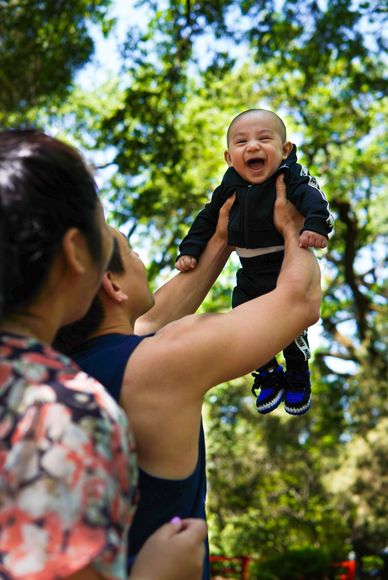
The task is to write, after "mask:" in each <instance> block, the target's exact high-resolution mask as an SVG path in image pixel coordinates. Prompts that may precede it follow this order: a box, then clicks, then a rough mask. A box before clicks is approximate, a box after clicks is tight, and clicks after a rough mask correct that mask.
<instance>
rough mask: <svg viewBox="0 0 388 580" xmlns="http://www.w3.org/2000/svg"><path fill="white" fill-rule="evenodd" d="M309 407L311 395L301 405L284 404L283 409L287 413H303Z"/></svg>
mask: <svg viewBox="0 0 388 580" xmlns="http://www.w3.org/2000/svg"><path fill="white" fill-rule="evenodd" d="M310 407H311V397H310V399H309V400H308V402H307V403H306V404H305V405H303V407H288V406H287V404H284V409H285V411H286V413H288V414H289V415H304V414H305V413H307V411H308V410H309V409H310Z"/></svg>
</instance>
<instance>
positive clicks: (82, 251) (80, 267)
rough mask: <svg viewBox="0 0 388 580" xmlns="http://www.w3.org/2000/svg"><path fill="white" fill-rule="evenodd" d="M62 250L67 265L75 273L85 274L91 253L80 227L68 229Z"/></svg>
mask: <svg viewBox="0 0 388 580" xmlns="http://www.w3.org/2000/svg"><path fill="white" fill-rule="evenodd" d="M62 251H63V257H64V260H65V262H66V266H67V267H68V268H70V269H71V270H72V271H73V272H74V273H75V274H84V272H85V270H86V266H85V262H86V260H87V259H88V257H89V255H88V250H87V246H86V240H85V238H84V236H83V235H82V234H81V232H80V231H79V229H78V228H70V229H69V230H67V232H66V233H65V235H64V236H63V239H62ZM89 259H90V258H89Z"/></svg>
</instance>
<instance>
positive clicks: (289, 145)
mask: <svg viewBox="0 0 388 580" xmlns="http://www.w3.org/2000/svg"><path fill="white" fill-rule="evenodd" d="M291 151H292V143H291V141H285V142H284V143H283V159H287V157H288V156H289V154H290V153H291Z"/></svg>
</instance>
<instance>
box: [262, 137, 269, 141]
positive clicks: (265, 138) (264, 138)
mask: <svg viewBox="0 0 388 580" xmlns="http://www.w3.org/2000/svg"><path fill="white" fill-rule="evenodd" d="M270 140H271V137H260V141H270Z"/></svg>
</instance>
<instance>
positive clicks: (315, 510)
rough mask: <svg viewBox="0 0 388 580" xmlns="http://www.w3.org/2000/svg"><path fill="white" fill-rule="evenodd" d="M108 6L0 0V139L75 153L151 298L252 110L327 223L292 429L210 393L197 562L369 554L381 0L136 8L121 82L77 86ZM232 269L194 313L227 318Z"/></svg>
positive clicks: (374, 506) (380, 214) (377, 339)
mask: <svg viewBox="0 0 388 580" xmlns="http://www.w3.org/2000/svg"><path fill="white" fill-rule="evenodd" d="M111 4H112V3H111V2H110V1H108V0H94V1H92V0H90V1H88V0H68V1H67V2H57V1H55V0H46V1H34V0H31V1H29V2H26V1H24V0H6V1H5V0H0V16H1V18H0V125H1V126H2V127H9V126H17V125H23V126H28V125H38V126H40V127H43V128H45V129H46V130H47V131H51V132H53V130H55V132H56V133H57V134H59V135H60V136H61V137H64V138H66V139H68V140H69V141H71V142H73V143H75V144H76V145H78V146H80V147H81V148H82V149H83V151H84V152H85V154H86V156H87V157H88V158H89V159H90V161H91V163H93V164H94V165H95V166H96V171H97V173H100V174H101V176H102V178H103V180H104V183H103V186H102V192H103V195H104V200H105V203H106V206H107V207H108V208H109V212H110V219H111V221H112V223H116V224H118V225H124V224H125V227H126V228H127V229H128V228H129V229H130V230H131V232H132V233H133V234H134V235H135V236H137V238H136V239H137V240H138V242H139V244H140V245H142V244H144V246H145V247H146V248H147V250H148V252H149V254H150V255H151V256H153V260H152V261H151V263H150V267H149V272H150V276H151V278H152V279H153V280H155V281H156V282H155V283H157V281H158V280H160V279H161V276H163V275H165V273H166V271H170V270H171V269H172V268H173V263H174V257H175V253H176V247H177V243H178V242H179V240H180V239H181V238H182V236H183V235H184V233H185V232H186V230H187V227H188V225H189V224H190V223H191V220H192V219H193V216H194V215H195V213H196V212H197V210H198V208H200V207H201V206H202V204H203V203H204V202H205V201H206V200H207V199H208V196H209V194H210V192H211V191H212V189H213V188H214V186H215V185H216V184H217V183H218V181H219V179H220V177H221V176H222V174H223V171H224V163H223V150H224V138H225V129H226V126H227V125H228V122H229V121H230V119H231V118H232V117H233V116H234V115H235V114H237V113H239V112H241V110H243V109H246V108H250V107H266V108H270V109H273V110H276V111H277V112H279V113H280V114H281V115H282V116H283V118H284V120H285V122H286V125H287V127H288V132H289V136H290V138H291V139H292V140H294V141H296V142H297V144H298V147H299V152H300V157H301V161H302V162H303V163H305V164H306V165H308V167H309V168H310V171H311V172H312V173H314V174H316V175H318V176H319V179H320V183H321V184H322V186H323V189H324V191H325V193H326V195H327V197H328V198H329V200H330V203H331V206H332V209H333V211H334V213H335V215H336V231H335V235H334V237H333V238H332V239H331V241H330V244H329V250H328V253H327V254H326V255H325V256H324V258H322V267H323V274H324V276H323V284H324V291H325V294H324V299H323V304H322V329H323V332H322V338H321V344H320V346H319V348H318V349H317V351H316V352H315V354H314V359H313V362H312V369H313V383H314V405H313V408H312V410H311V411H310V413H309V414H308V415H306V416H305V417H302V418H293V417H289V416H286V415H285V414H284V413H283V412H282V411H277V412H275V413H273V414H271V415H269V416H265V417H262V416H257V414H256V413H255V411H254V410H253V399H252V398H251V397H250V394H249V383H250V381H249V377H242V378H241V379H239V380H238V381H234V382H233V384H226V385H221V386H219V387H218V388H217V389H215V390H214V391H213V392H212V393H211V394H210V395H209V397H208V400H207V404H206V408H205V420H206V428H207V440H208V470H209V500H208V511H209V524H210V537H211V546H212V552H213V553H220V554H228V555H239V554H250V555H252V556H255V557H257V558H259V559H263V558H266V557H268V555H269V554H270V555H271V556H273V557H274V556H277V555H281V554H284V553H285V552H286V551H287V550H289V549H292V548H294V549H297V548H303V546H306V545H307V546H310V547H311V548H322V550H324V551H325V554H328V555H329V558H330V559H341V558H343V557H345V556H346V554H347V553H348V551H349V550H350V549H353V550H355V551H356V553H357V554H358V556H359V557H361V556H363V555H365V554H371V553H376V552H378V551H379V550H382V549H383V548H384V547H385V546H386V538H387V537H388V524H387V523H386V522H387V519H386V513H385V511H386V507H385V506H386V505H387V503H386V502H387V497H386V495H387V492H386V490H387V489H388V486H387V477H388V476H387V468H386V460H385V459H384V457H386V451H387V430H388V417H387V404H386V400H387V343H386V332H387V322H386V321H387V311H386V286H385V282H384V241H385V240H386V234H387V217H388V216H387V213H388V210H387V207H388V205H387V195H386V189H385V184H386V168H387V164H386V157H385V155H386V146H387V143H386V138H385V126H384V121H385V113H386V109H387V100H386V98H385V97H384V95H385V91H386V79H384V75H383V72H384V64H386V63H385V62H384V55H385V53H384V37H383V30H384V22H385V14H384V10H383V4H382V3H381V2H378V1H358V2H352V1H350V0H325V1H323V0H322V1H319V2H317V1H315V0H305V1H303V2H302V1H299V0H279V1H276V2H273V1H272V0H206V1H204V0H197V1H193V0H175V1H174V0H164V1H163V2H162V1H159V0H149V1H143V2H139V3H138V8H139V10H140V9H141V11H140V12H138V14H141V15H142V18H141V22H140V21H139V23H138V24H137V23H136V22H135V23H133V24H132V25H131V26H128V30H127V36H126V39H125V42H123V43H122V45H121V46H120V72H119V73H118V74H113V75H111V77H110V78H108V79H106V81H105V82H103V83H101V85H100V86H97V87H96V86H91V88H90V90H86V89H85V88H81V87H80V86H79V85H77V84H76V83H75V82H74V78H75V73H76V72H77V71H78V70H79V69H81V68H82V66H84V65H85V64H86V63H87V62H88V61H89V60H90V58H91V57H92V54H93V45H94V33H93V30H96V27H98V28H99V29H100V30H101V31H102V33H103V34H104V35H105V36H107V35H109V34H112V33H113V32H114V30H115V21H114V18H113V17H112V12H111V10H110V8H111ZM113 4H114V3H113ZM128 4H130V3H128ZM129 9H131V10H133V9H134V6H133V5H132V4H131V6H128V10H129ZM139 18H140V17H139ZM93 27H94V28H93ZM97 152H98V153H97ZM234 270H235V266H234V265H233V264H231V265H230V266H229V267H227V268H226V269H225V272H224V274H223V275H222V278H221V281H220V282H218V283H217V284H216V286H215V288H214V290H213V292H212V294H211V295H210V296H209V298H208V299H207V301H206V304H205V305H204V307H203V308H204V309H205V310H212V311H216V310H224V309H228V308H229V307H230V302H229V295H230V289H231V287H232V285H233V275H234V273H233V271H234ZM263 340H265V337H263ZM258 347H259V345H258ZM333 361H335V364H334V362H333ZM262 577H263V578H264V576H262ZM273 577H274V576H273ZM275 577H277V576H275Z"/></svg>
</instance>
